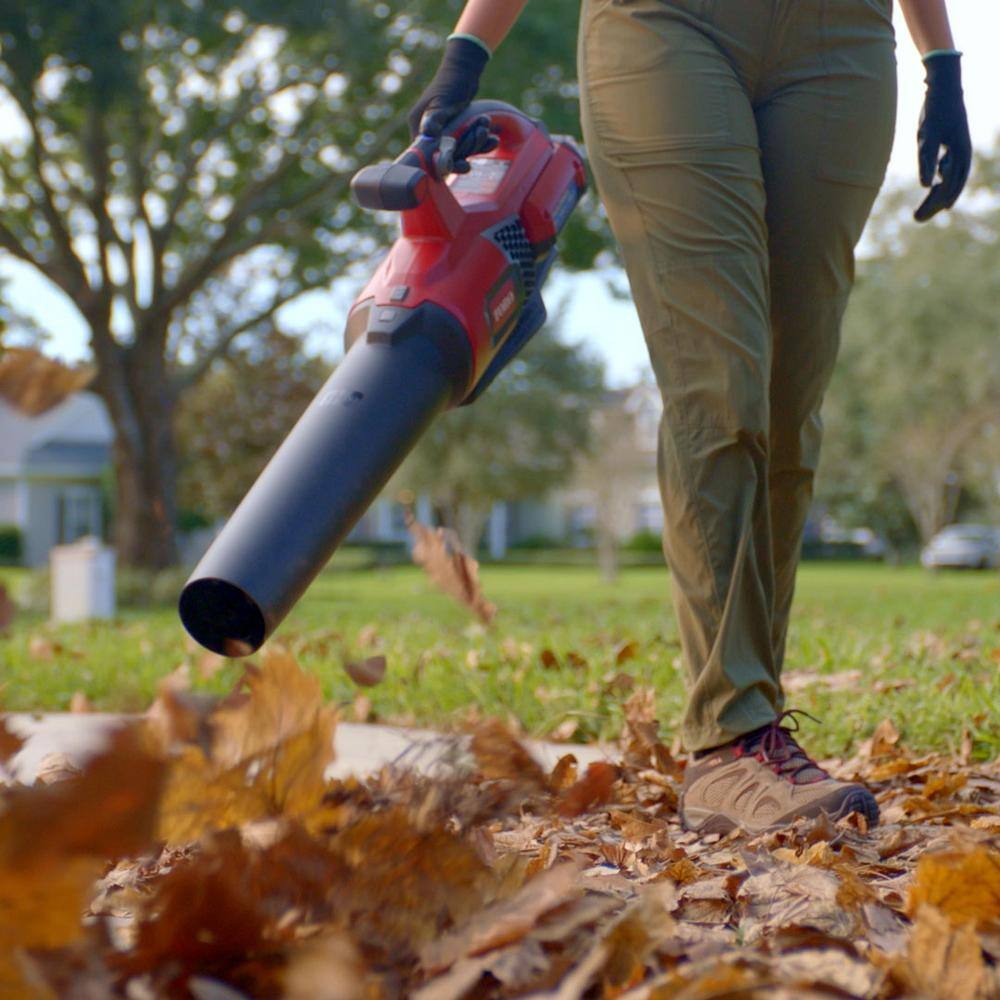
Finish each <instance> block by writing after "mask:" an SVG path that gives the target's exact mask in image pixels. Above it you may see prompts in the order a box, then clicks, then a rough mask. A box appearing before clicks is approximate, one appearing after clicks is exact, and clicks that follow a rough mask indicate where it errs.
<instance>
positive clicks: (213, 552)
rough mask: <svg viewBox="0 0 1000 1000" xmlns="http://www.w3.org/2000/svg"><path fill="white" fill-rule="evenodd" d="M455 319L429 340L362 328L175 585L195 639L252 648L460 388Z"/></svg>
mask: <svg viewBox="0 0 1000 1000" xmlns="http://www.w3.org/2000/svg"><path fill="white" fill-rule="evenodd" d="M442 312H443V310H442ZM421 318H422V319H427V318H433V319H437V320H439V321H440V319H441V317H440V316H439V317H421ZM453 324H454V321H452V323H451V324H449V323H444V324H442V326H443V327H444V328H445V329H442V326H438V328H437V330H436V331H435V333H436V334H437V336H421V335H409V336H402V337H386V338H384V339H378V338H377V337H373V335H372V333H371V332H369V333H367V334H366V335H363V336H362V337H361V338H359V339H358V341H357V342H356V343H355V344H354V346H353V347H351V349H350V350H349V351H348V352H347V354H346V355H345V356H344V359H343V361H341V363H340V364H339V365H338V367H337V369H336V371H335V372H334V373H333V375H331V376H330V379H329V381H328V382H327V383H326V385H325V386H324V387H323V389H322V390H321V391H320V393H319V395H318V396H317V397H316V399H315V400H313V402H312V403H311V404H310V406H309V408H308V409H307V410H306V412H305V413H304V414H303V415H302V418H301V419H300V420H299V422H298V423H297V424H296V425H295V427H294V429H293V430H292V432H291V434H290V435H289V436H288V438H287V439H286V440H285V442H284V443H283V444H282V445H281V447H280V448H279V449H278V451H277V452H276V453H275V455H274V457H273V458H272V459H271V461H270V462H269V463H268V465H267V467H266V468H265V469H264V471H263V472H262V473H261V475H260V478H259V479H258V480H257V482H256V483H255V484H254V486H253V488H252V489H251V490H250V492H249V493H248V494H247V495H246V497H245V498H244V500H243V502H242V503H241V504H240V505H239V507H237V509H236V511H235V513H234V514H233V515H232V517H231V518H230V519H229V521H228V522H227V523H226V525H225V527H224V528H223V530H222V532H221V533H220V534H219V536H218V537H217V538H216V539H215V541H214V542H213V543H212V545H211V547H210V548H209V550H208V552H206V553H205V555H204V557H203V558H202V560H201V562H200V563H199V564H198V566H197V567H196V568H195V571H194V573H193V574H192V575H191V578H190V579H189V580H188V582H187V584H186V585H185V587H184V590H183V591H182V592H181V597H180V616H181V620H182V621H183V623H184V627H185V628H186V629H187V630H188V632H190V633H191V635H192V636H193V637H194V638H195V639H196V640H197V641H198V642H200V643H201V644H202V645H203V646H206V647H207V648H208V649H211V650H213V651H215V652H217V653H221V654H223V655H225V656H246V655H248V654H250V653H252V652H254V651H255V650H256V649H258V648H259V647H260V646H261V644H262V643H263V642H264V640H265V639H266V638H267V637H268V636H269V635H270V634H271V633H272V632H273V631H274V629H275V628H276V627H277V626H278V624H279V623H280V622H281V620H282V619H283V618H284V617H285V615H286V614H287V613H288V611H289V610H290V609H291V607H292V605H293V604H294V603H295V602H296V601H297V600H298V598H299V597H300V595H301V594H302V592H303V591H304V590H305V589H306V587H308V585H309V583H310V582H311V581H312V579H313V577H315V576H316V574H317V573H318V572H319V571H320V570H321V569H322V568H323V566H324V565H325V564H326V562H327V561H328V560H329V558H330V556H331V555H332V554H333V551H334V549H336V547H337V545H338V544H339V543H340V542H341V541H342V540H343V539H344V537H345V536H346V535H347V534H348V532H349V531H350V530H351V528H352V527H353V526H354V525H355V524H356V523H357V521H358V520H359V519H360V517H361V515H362V514H364V512H365V510H366V509H367V508H368V506H369V504H370V503H371V502H372V500H374V499H375V497H376V496H377V495H378V493H379V491H380V490H381V489H382V487H383V486H384V485H385V483H386V482H387V481H388V479H389V477H390V476H391V475H392V473H393V472H394V471H395V470H396V469H397V468H398V466H399V465H400V463H401V462H402V460H403V459H404V458H405V457H406V455H407V454H408V453H409V451H410V450H411V448H412V447H413V446H414V445H415V444H416V442H417V439H418V438H419V437H420V436H421V434H422V433H423V431H424V430H425V428H426V427H427V425H428V424H429V423H430V421H431V420H432V419H433V418H434V416H435V415H436V414H437V413H438V412H440V411H441V410H442V409H444V408H445V407H446V406H447V405H449V402H450V401H452V400H453V399H454V397H455V394H456V391H459V392H460V391H461V388H462V386H464V378H463V376H466V377H467V371H468V368H467V360H466V358H465V356H464V355H463V350H464V351H465V353H467V342H466V339H465V336H464V334H463V333H462V332H461V331H460V330H457V331H456V330H453V329H452V330H449V329H447V327H449V326H452V325H453ZM421 325H422V324H421ZM455 325H457V324H455ZM400 332H401V333H407V332H408V331H400ZM456 333H457V334H458V337H459V338H460V340H461V343H458V344H456V342H455V334H456ZM445 340H448V341H450V344H448V345H447V346H448V347H450V350H443V349H442V348H444V347H445V346H446V345H445V343H444V341H445ZM456 347H457V348H458V351H456ZM348 469H349V470H350V475H349V476H345V475H343V474H342V470H348Z"/></svg>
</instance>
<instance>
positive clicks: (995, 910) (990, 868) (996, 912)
mask: <svg viewBox="0 0 1000 1000" xmlns="http://www.w3.org/2000/svg"><path fill="white" fill-rule="evenodd" d="M924 905H930V906H933V907H934V908H935V909H936V910H937V911H938V912H939V913H941V914H943V915H944V916H945V917H947V918H948V920H950V921H951V922H952V924H954V925H956V926H957V925H959V924H964V923H973V924H975V925H977V926H983V925H985V924H987V923H989V922H991V921H994V920H1000V851H996V850H994V849H992V848H990V847H986V846H983V845H980V846H977V847H973V848H972V849H971V850H968V851H942V852H941V853H939V854H925V855H924V856H923V857H922V858H921V859H920V861H919V862H918V863H917V870H916V872H915V873H914V876H913V882H912V883H911V884H910V891H909V894H908V895H907V899H906V912H907V914H909V915H910V916H913V915H915V914H917V913H918V912H919V911H920V908H921V907H922V906H924Z"/></svg>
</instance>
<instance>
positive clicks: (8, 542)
mask: <svg viewBox="0 0 1000 1000" xmlns="http://www.w3.org/2000/svg"><path fill="white" fill-rule="evenodd" d="M20 562H21V529H20V528H19V527H18V526H17V525H16V524H0V563H3V564H5V565H7V566H16V565H18V564H19V563H20Z"/></svg>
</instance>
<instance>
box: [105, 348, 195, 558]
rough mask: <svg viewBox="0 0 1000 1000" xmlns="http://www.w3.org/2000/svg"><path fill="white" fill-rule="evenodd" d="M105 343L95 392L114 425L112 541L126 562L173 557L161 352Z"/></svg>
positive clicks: (168, 405)
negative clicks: (106, 408) (105, 406)
mask: <svg viewBox="0 0 1000 1000" xmlns="http://www.w3.org/2000/svg"><path fill="white" fill-rule="evenodd" d="M141 344H142V342H141V341H140V342H139V345H140V346H139V347H138V348H137V347H136V346H132V347H128V348H124V347H119V346H118V345H113V346H112V347H111V348H110V349H108V348H107V346H105V350H104V351H103V352H102V353H103V355H104V356H103V357H102V358H101V364H100V377H99V380H98V383H97V389H98V391H99V393H100V394H101V397H102V398H103V399H104V402H105V403H106V405H107V407H108V412H109V414H110V417H111V422H112V424H113V425H114V429H115V444H114V469H115V513H114V541H115V548H116V550H117V555H118V561H119V563H121V564H122V565H125V566H133V567H139V568H142V569H151V570H156V569H163V568H165V567H167V566H171V565H174V564H175V563H176V562H177V539H176V522H177V501H176V459H175V453H174V437H173V416H174V402H175V401H174V398H173V393H172V391H171V389H170V382H169V377H168V374H167V371H166V365H165V362H164V359H163V357H162V354H159V353H158V352H156V351H151V350H142V349H141Z"/></svg>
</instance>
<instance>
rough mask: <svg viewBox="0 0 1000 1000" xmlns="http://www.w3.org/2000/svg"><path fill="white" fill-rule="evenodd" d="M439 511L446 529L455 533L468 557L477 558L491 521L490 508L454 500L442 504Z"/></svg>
mask: <svg viewBox="0 0 1000 1000" xmlns="http://www.w3.org/2000/svg"><path fill="white" fill-rule="evenodd" d="M439 509H440V511H441V514H442V520H443V521H444V524H445V527H446V528H451V530H452V531H454V532H455V534H456V535H457V536H458V541H459V543H460V544H461V546H462V549H463V550H464V551H465V553H466V555H470V556H472V557H473V558H475V556H476V552H477V551H478V550H479V543H480V541H482V538H483V531H484V530H485V529H486V523H487V521H489V519H490V508H489V507H480V506H477V505H476V504H470V503H465V502H464V501H462V500H454V501H452V502H450V503H444V504H441V506H440V508H439Z"/></svg>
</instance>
